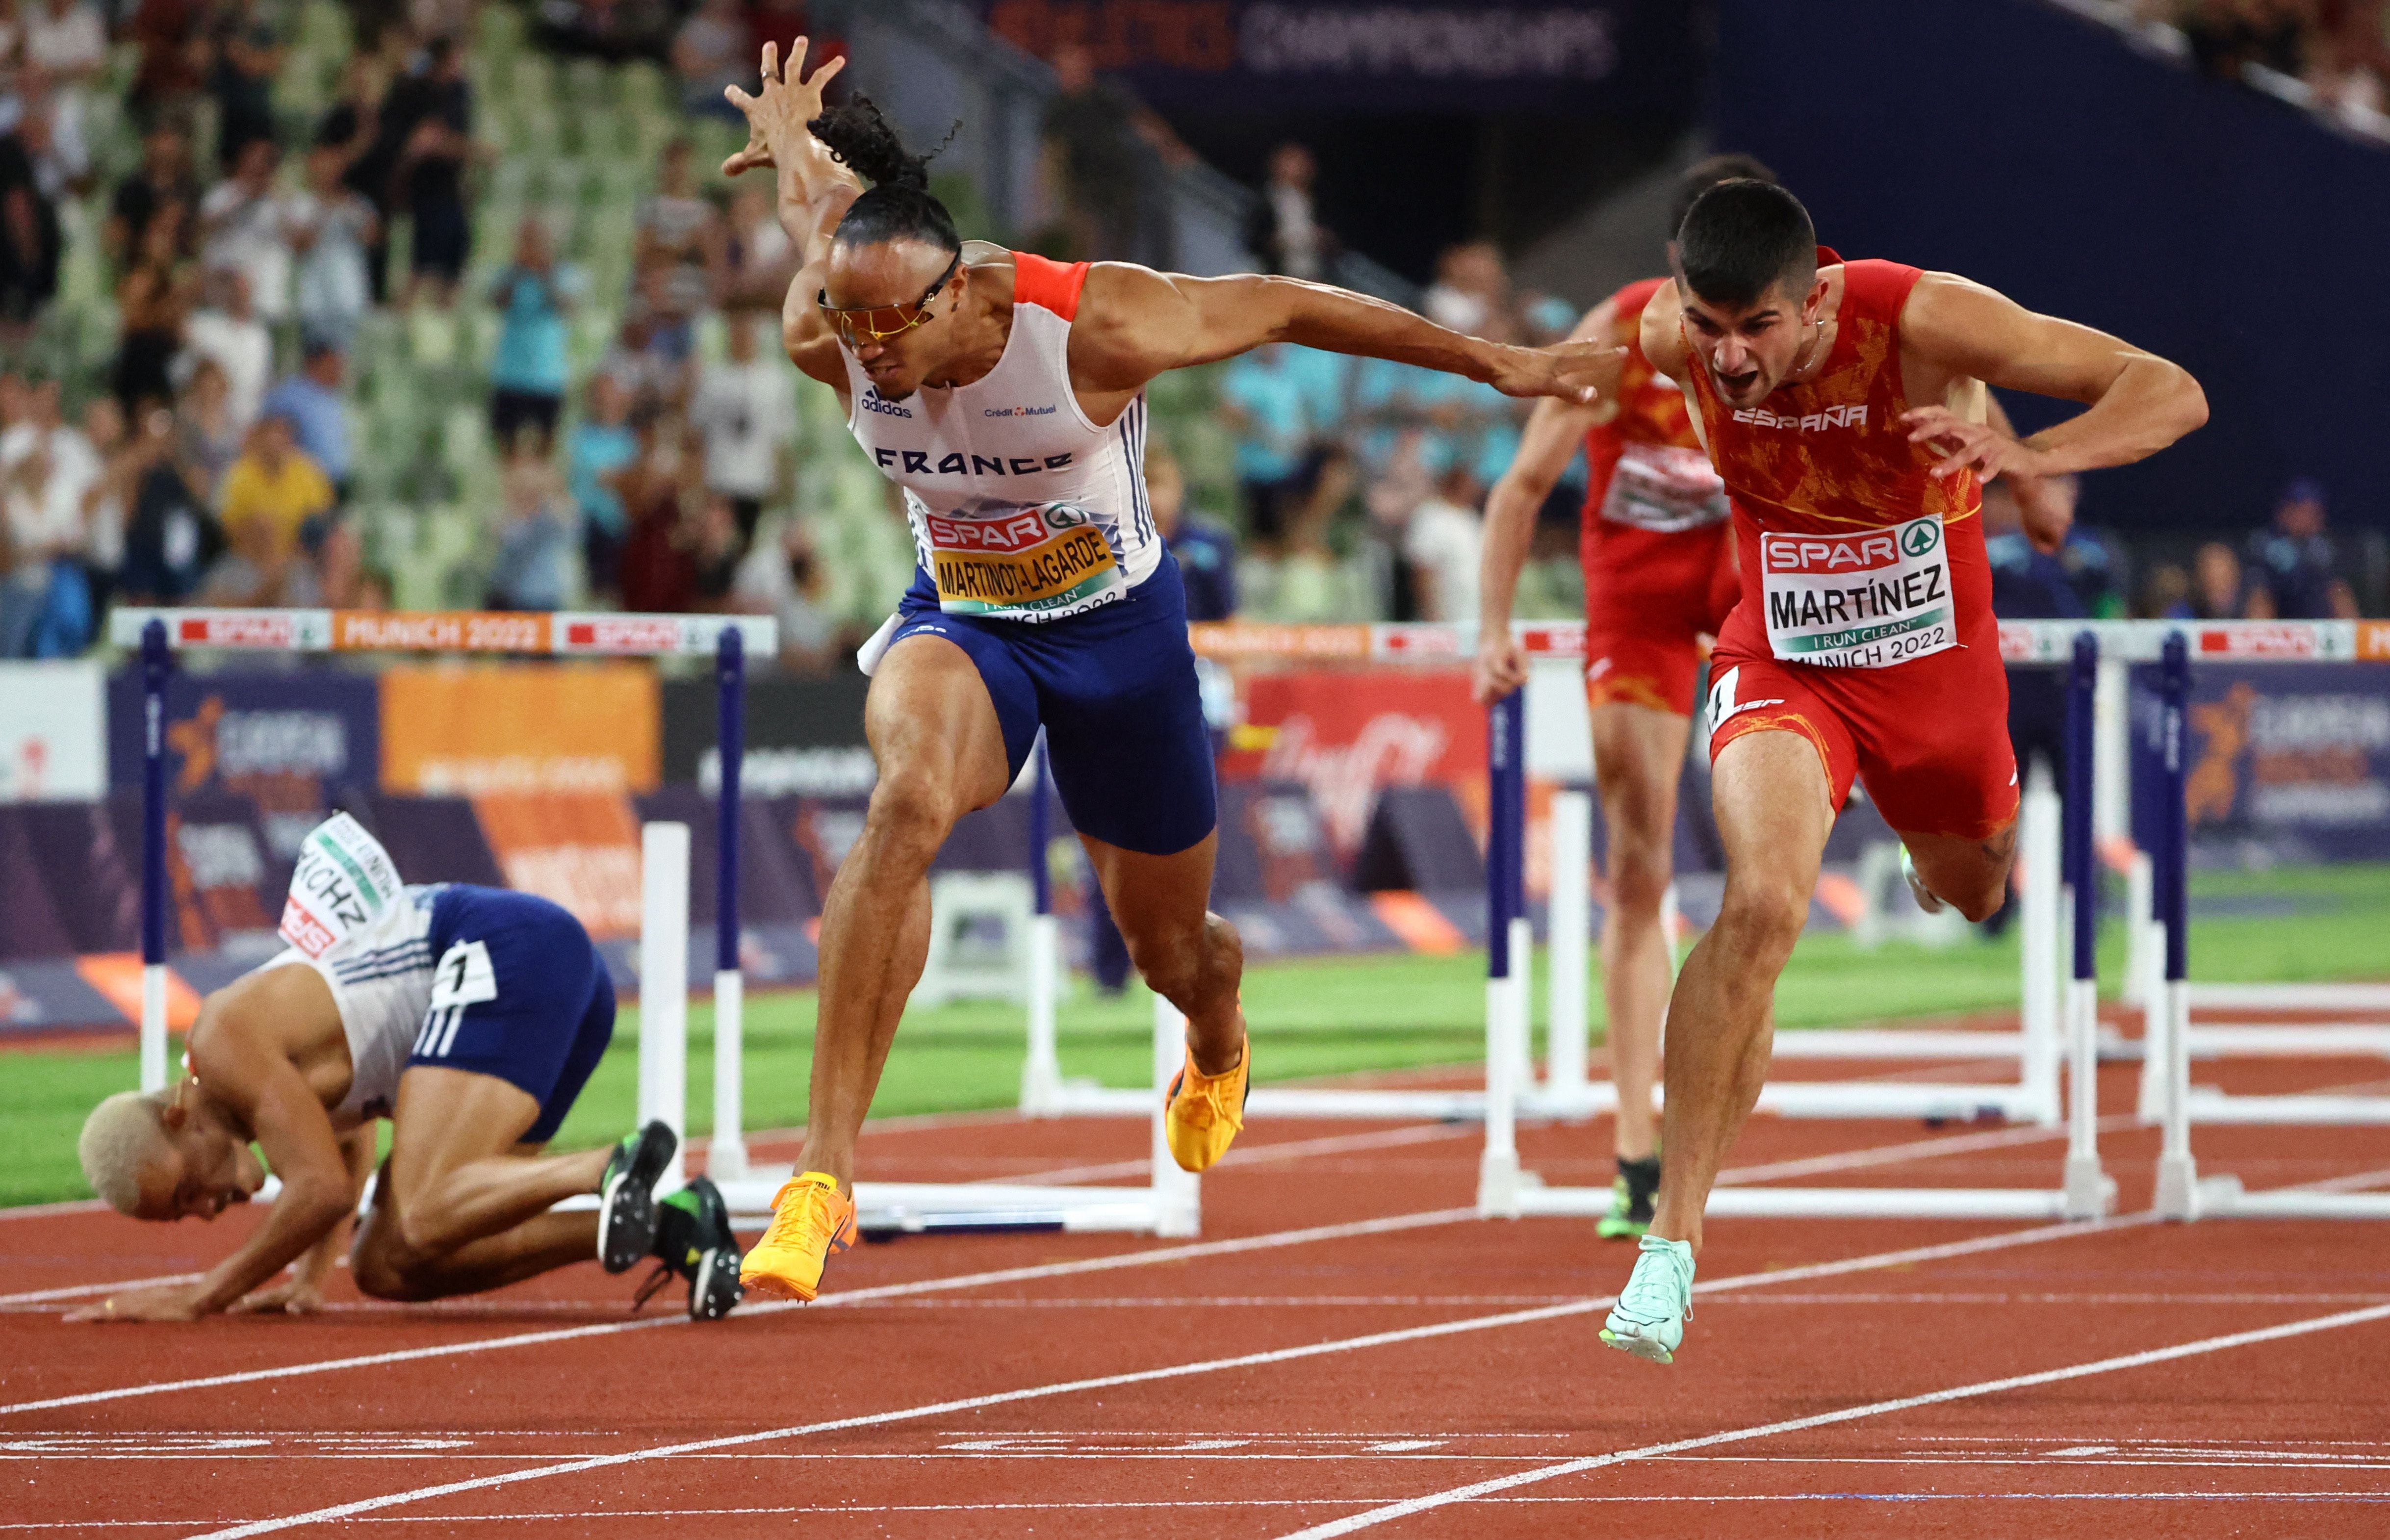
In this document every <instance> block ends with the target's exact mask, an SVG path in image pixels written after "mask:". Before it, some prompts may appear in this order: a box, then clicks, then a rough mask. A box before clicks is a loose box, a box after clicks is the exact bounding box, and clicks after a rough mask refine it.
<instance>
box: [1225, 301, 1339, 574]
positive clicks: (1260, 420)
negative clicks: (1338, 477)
mask: <svg viewBox="0 0 2390 1540" xmlns="http://www.w3.org/2000/svg"><path fill="white" fill-rule="evenodd" d="M1302 351H1304V350H1301V349H1298V348H1296V347H1294V346H1293V345H1292V344H1291V343H1286V342H1272V343H1270V344H1269V345H1268V346H1266V347H1260V348H1255V349H1254V350H1253V352H1251V353H1244V354H1242V355H1240V356H1239V357H1237V358H1236V359H1234V360H1232V361H1230V363H1229V365H1228V367H1227V372H1226V373H1225V374H1224V375H1223V376H1222V377H1221V380H1220V416H1221V417H1222V418H1223V419H1224V420H1225V421H1226V422H1227V427H1228V430H1229V431H1230V432H1231V433H1233V434H1235V435H1236V443H1237V458H1236V471H1237V491H1238V494H1239V496H1240V499H1241V500H1242V502H1243V504H1244V515H1245V533H1247V534H1249V535H1250V536H1252V537H1253V539H1254V540H1256V541H1258V542H1260V543H1261V544H1262V545H1266V546H1267V545H1276V544H1277V543H1278V542H1279V540H1281V539H1283V538H1284V536H1285V533H1286V526H1287V523H1288V521H1289V517H1290V514H1291V507H1292V505H1294V504H1295V503H1299V502H1300V501H1301V500H1302V499H1303V498H1304V497H1305V496H1307V495H1308V494H1309V492H1310V487H1311V483H1312V481H1315V480H1316V479H1317V459H1316V456H1315V455H1314V452H1313V451H1314V442H1313V433H1312V413H1313V411H1314V409H1315V407H1316V405H1317V402H1316V399H1315V391H1314V388H1313V384H1312V381H1310V380H1309V379H1306V378H1305V376H1304V371H1303V370H1301V369H1300V368H1298V367H1297V364H1296V358H1295V354H1297V353H1300V352H1302Z"/></svg>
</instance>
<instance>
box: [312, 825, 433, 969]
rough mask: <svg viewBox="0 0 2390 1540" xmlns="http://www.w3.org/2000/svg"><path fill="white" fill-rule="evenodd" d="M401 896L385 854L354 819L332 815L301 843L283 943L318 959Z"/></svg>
mask: <svg viewBox="0 0 2390 1540" xmlns="http://www.w3.org/2000/svg"><path fill="white" fill-rule="evenodd" d="M405 892H406V888H405V883H403V882H401V881H400V880H399V877H398V867H397V866H396V865H394V864H393V863H392V861H391V858H390V853H389V852H388V851H385V850H383V849H382V848H381V845H380V843H379V841H376V840H375V839H374V837H373V836H372V835H370V834H367V833H366V831H365V827H364V826H363V825H361V824H359V823H358V822H357V821H356V820H355V819H354V818H352V817H350V816H349V815H347V814H345V813H336V814H334V815H332V816H331V817H329V818H327V819H326V820H325V821H324V822H322V823H320V824H318V825H316V826H315V828H314V829H312V830H310V831H309V833H308V835H307V838H306V839H305V840H303V841H301V842H300V845H299V866H298V869H297V870H295V871H293V872H292V873H291V874H290V896H289V898H288V899H286V900H285V901H284V902H283V905H282V939H283V940H284V941H287V942H289V943H290V944H291V945H293V946H295V947H297V948H298V949H299V950H300V951H301V952H302V953H304V954H306V955H307V956H310V957H321V956H323V955H324V954H325V953H327V952H329V951H330V950H331V949H332V948H333V947H335V946H338V945H339V944H340V943H341V942H343V941H346V940H347V939H348V938H349V937H351V936H353V935H354V934H356V933H357V932H358V931H360V930H366V928H367V927H369V926H371V925H373V924H374V922H376V921H377V920H379V919H380V918H381V917H382V916H383V915H384V914H386V913H388V912H389V909H390V906H391V905H392V904H395V903H398V902H400V901H401V900H402V899H403V898H404V897H405Z"/></svg>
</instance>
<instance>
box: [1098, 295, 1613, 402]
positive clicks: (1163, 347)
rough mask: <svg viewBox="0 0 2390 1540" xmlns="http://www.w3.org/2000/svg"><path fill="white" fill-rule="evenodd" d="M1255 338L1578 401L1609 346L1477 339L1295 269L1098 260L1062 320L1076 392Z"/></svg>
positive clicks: (1134, 380) (1129, 386)
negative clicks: (1180, 268) (1210, 272)
mask: <svg viewBox="0 0 2390 1540" xmlns="http://www.w3.org/2000/svg"><path fill="white" fill-rule="evenodd" d="M1267 342H1292V343H1295V344H1296V345H1298V346H1301V347H1306V348H1317V349H1319V350H1320V351H1321V352H1323V353H1357V354H1359V355H1360V356H1362V357H1365V358H1383V359H1388V360H1391V361H1392V362H1394V363H1396V364H1414V365H1417V366H1420V367H1421V368H1428V369H1439V370H1442V371H1443V372H1445V373H1446V374H1457V375H1462V376H1465V377H1467V378H1468V379H1474V380H1478V381H1481V382H1482V383H1484V384H1488V385H1491V386H1493V387H1494V388H1495V389H1496V390H1497V391H1501V392H1502V393H1503V394H1504V395H1510V396H1558V397H1561V398H1562V399H1564V400H1569V401H1575V402H1580V403H1590V402H1591V401H1592V400H1593V399H1594V397H1595V394H1596V391H1597V388H1598V385H1597V382H1598V380H1599V379H1600V374H1601V371H1602V369H1603V367H1604V366H1605V357H1606V355H1608V354H1611V353H1614V352H1615V351H1616V350H1614V349H1612V348H1609V347H1605V346H1604V345H1602V344H1601V343H1599V342H1562V343H1560V344H1558V345H1556V346H1553V347H1549V348H1521V347H1512V346H1510V345H1508V344H1506V343H1500V342H1488V341H1486V340H1484V339H1483V338H1477V337H1468V336H1464V335H1462V334H1461V333H1459V332H1457V331H1447V330H1446V329H1445V328H1444V327H1440V326H1437V325H1436V324H1435V323H1434V322H1433V321H1431V320H1428V319H1427V318H1426V317H1425V316H1421V315H1415V314H1411V313H1410V312H1409V311H1407V310H1405V309H1404V308H1403V307H1402V306H1400V305H1397V304H1390V303H1388V302H1386V301H1383V300H1373V299H1371V298H1369V297H1368V295H1366V294H1356V293H1353V292H1352V291H1351V290H1349V289H1335V288H1331V287H1330V286H1329V285H1327V284H1317V283H1306V282H1304V281H1303V280H1302V279H1300V278H1287V277H1279V276H1275V275H1270V274H1258V273H1243V274H1238V275H1235V276H1230V277H1223V278H1193V277H1189V276H1186V275H1185V274H1182V273H1156V272H1154V271H1153V270H1152V269H1151V268H1147V267H1137V266H1134V265H1132V264H1130V263H1109V262H1108V263H1097V264H1096V265H1095V266H1093V267H1091V268H1089V269H1088V270H1087V282H1086V289H1084V290H1083V291H1082V293H1081V298H1080V302H1079V314H1078V319H1077V320H1076V321H1075V322H1074V323H1073V326H1072V327H1071V382H1072V384H1073V386H1075V387H1077V388H1078V389H1079V390H1080V391H1082V392H1083V393H1086V394H1095V395H1109V394H1114V393H1119V394H1134V393H1135V392H1136V391H1139V390H1141V389H1143V388H1144V386H1145V383H1146V381H1148V380H1150V379H1152V378H1153V377H1154V376H1155V375H1158V374H1162V373H1164V372H1165V371H1167V370H1171V369H1177V368H1184V367H1186V366H1189V365H1191V364H1209V363H1213V362H1214V361H1216V360H1218V359H1222V358H1233V357H1235V356H1236V355H1237V354H1239V353H1249V352H1251V351H1252V350H1253V349H1254V348H1258V347H1260V346H1262V345H1263V344H1265V343H1267Z"/></svg>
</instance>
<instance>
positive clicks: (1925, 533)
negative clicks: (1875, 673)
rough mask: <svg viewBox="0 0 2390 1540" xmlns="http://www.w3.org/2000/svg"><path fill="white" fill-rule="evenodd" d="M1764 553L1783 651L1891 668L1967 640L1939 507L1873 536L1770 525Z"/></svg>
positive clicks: (1772, 646)
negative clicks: (1961, 637) (1953, 595)
mask: <svg viewBox="0 0 2390 1540" xmlns="http://www.w3.org/2000/svg"><path fill="white" fill-rule="evenodd" d="M1759 553H1760V586H1761V590H1762V597H1763V598H1764V599H1765V601H1766V603H1767V646H1768V650H1769V651H1770V652H1772V653H1774V654H1775V655H1776V656H1777V657H1779V658H1781V659H1784V660H1786V661H1791V662H1799V663H1815V664H1821V665H1824V666H1827V667H1831V668H1884V667H1888V666H1890V665H1891V664H1894V663H1899V662H1906V661H1908V660H1909V659H1911V658H1921V657H1924V656H1925V655H1927V654H1928V653H1934V652H1939V651H1941V650H1942V649H1943V648H1947V647H1953V646H1956V645H1957V643H1958V626H1957V621H1956V613H1955V610H1953V608H1952V605H1951V600H1950V565H1949V561H1948V559H1947V554H1946V547H1945V545H1944V543H1943V538H1942V520H1941V516H1940V515H1938V514H1927V515H1926V516H1925V517H1923V518H1921V519H1911V520H1908V521H1907V522H1906V523H1900V524H1895V525H1893V526H1891V527H1890V528H1888V529H1882V530H1870V531H1868V532H1866V533H1854V534H1799V533H1780V532H1777V531H1774V530H1768V531H1763V532H1762V533H1761V534H1760V536H1759Z"/></svg>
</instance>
